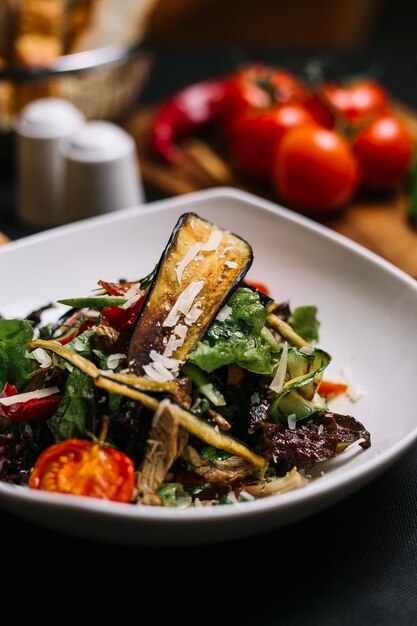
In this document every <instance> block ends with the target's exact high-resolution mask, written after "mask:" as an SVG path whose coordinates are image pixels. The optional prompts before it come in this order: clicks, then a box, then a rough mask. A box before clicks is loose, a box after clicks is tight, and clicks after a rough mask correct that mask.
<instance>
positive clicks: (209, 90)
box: [151, 80, 225, 164]
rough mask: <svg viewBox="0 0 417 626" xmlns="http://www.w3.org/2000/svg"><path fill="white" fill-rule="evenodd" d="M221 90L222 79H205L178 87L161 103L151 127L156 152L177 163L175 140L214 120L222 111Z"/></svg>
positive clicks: (178, 157)
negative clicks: (179, 88)
mask: <svg viewBox="0 0 417 626" xmlns="http://www.w3.org/2000/svg"><path fill="white" fill-rule="evenodd" d="M224 94H225V81H224V80H207V81H204V82H200V83H196V84H194V85H191V86H189V87H186V88H185V89H182V90H181V91H178V92H177V93H176V94H175V95H174V96H173V97H172V98H170V99H169V100H168V101H167V102H166V103H165V104H163V105H162V107H161V109H160V110H159V112H158V113H157V115H156V117H155V119H154V123H153V126H152V130H151V146H152V149H153V150H154V151H155V152H156V154H158V155H159V156H160V157H162V158H163V159H165V160H166V161H168V162H170V163H173V164H175V163H177V162H178V161H179V160H180V158H181V150H180V149H179V148H178V146H176V145H175V142H176V141H177V140H178V139H180V138H182V137H185V136H187V135H189V134H191V133H193V132H194V131H196V130H199V129H200V128H202V127H203V126H206V125H207V124H208V123H209V122H211V121H212V120H214V119H215V118H216V117H217V116H218V115H219V113H220V111H221V108H222V103H223V98H224Z"/></svg>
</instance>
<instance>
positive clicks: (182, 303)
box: [162, 280, 204, 326]
mask: <svg viewBox="0 0 417 626" xmlns="http://www.w3.org/2000/svg"><path fill="white" fill-rule="evenodd" d="M203 286H204V280H194V281H193V282H191V283H190V284H189V285H188V287H186V288H185V289H184V291H183V292H182V293H180V295H179V296H178V298H177V301H176V303H175V304H174V306H173V307H172V309H171V311H170V312H169V314H168V316H167V317H166V319H165V320H164V322H163V324H162V326H175V325H176V324H177V323H178V321H179V319H180V317H181V313H183V314H184V315H187V313H188V312H189V311H190V309H191V307H192V306H193V303H194V300H195V299H196V297H197V296H198V294H199V293H200V291H201V290H202V288H203Z"/></svg>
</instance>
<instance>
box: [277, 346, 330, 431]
mask: <svg viewBox="0 0 417 626" xmlns="http://www.w3.org/2000/svg"><path fill="white" fill-rule="evenodd" d="M330 361H331V356H330V354H328V353H327V352H325V351H324V350H320V349H319V348H315V349H314V352H312V353H311V354H303V353H301V352H299V351H298V350H294V349H292V350H290V351H289V353H288V364H287V368H288V371H289V373H290V376H293V375H294V374H296V375H295V377H294V378H291V379H290V380H288V381H287V382H286V383H285V385H284V386H283V388H282V389H281V391H279V392H278V393H277V394H276V395H275V396H274V398H273V400H272V402H271V404H270V406H269V409H268V412H269V413H270V414H271V415H272V417H274V419H276V420H281V419H285V418H286V417H288V415H291V414H294V415H295V417H296V419H303V418H305V417H308V416H309V415H312V414H313V413H315V411H317V410H319V409H320V408H322V407H319V406H316V405H315V404H314V403H313V402H312V400H313V398H314V394H315V392H316V389H317V386H318V384H319V382H320V381H321V378H322V372H323V370H324V369H325V368H326V367H327V366H328V365H329V363H330ZM287 396H290V398H289V399H287ZM288 411H289V412H288Z"/></svg>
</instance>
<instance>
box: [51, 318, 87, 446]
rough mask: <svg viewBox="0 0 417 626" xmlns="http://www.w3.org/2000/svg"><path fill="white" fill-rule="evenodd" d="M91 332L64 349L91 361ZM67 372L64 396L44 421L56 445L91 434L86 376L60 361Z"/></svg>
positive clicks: (74, 340)
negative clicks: (65, 440) (56, 442)
mask: <svg viewBox="0 0 417 626" xmlns="http://www.w3.org/2000/svg"><path fill="white" fill-rule="evenodd" d="M92 334H93V331H91V330H87V331H86V332H85V333H83V334H82V335H80V336H79V337H77V338H76V339H73V341H71V342H70V343H68V344H67V346H66V347H67V348H69V349H70V350H72V351H73V352H77V354H80V355H81V356H83V357H85V358H86V359H90V360H91V357H92V349H91V345H90V342H91V336H92ZM61 361H62V364H65V366H66V367H68V368H69V369H70V374H69V376H68V378H67V383H66V385H65V390H64V394H63V396H62V399H61V402H60V403H59V406H58V408H57V410H56V411H55V413H54V414H53V415H52V416H51V417H50V418H49V419H48V426H49V428H50V429H51V431H52V434H53V436H54V438H55V440H56V441H63V440H64V439H72V438H76V439H77V438H78V439H79V438H81V439H83V438H84V439H85V438H86V437H87V436H88V431H90V432H91V431H92V430H93V418H94V384H93V381H92V379H91V378H90V376H87V374H84V373H83V372H81V371H80V370H78V369H77V368H75V367H72V366H69V364H68V363H67V362H66V361H63V360H62V359H61V360H60V364H61Z"/></svg>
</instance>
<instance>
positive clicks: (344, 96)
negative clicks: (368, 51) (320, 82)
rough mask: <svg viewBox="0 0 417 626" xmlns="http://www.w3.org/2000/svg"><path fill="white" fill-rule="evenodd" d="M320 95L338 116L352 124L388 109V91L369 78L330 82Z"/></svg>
mask: <svg viewBox="0 0 417 626" xmlns="http://www.w3.org/2000/svg"><path fill="white" fill-rule="evenodd" d="M320 95H321V97H322V99H323V101H324V103H325V104H327V105H328V106H329V107H330V109H331V110H332V111H333V112H334V114H335V115H336V116H339V117H341V118H342V120H344V121H346V122H348V123H351V124H357V123H358V122H361V121H363V120H365V119H366V118H369V117H374V116H376V115H381V114H382V113H386V111H387V109H388V94H387V92H386V91H385V89H384V88H383V87H382V86H381V85H379V84H378V83H376V82H375V81H372V80H368V79H363V80H358V81H355V82H353V83H351V84H349V85H336V84H332V83H329V84H326V85H324V87H323V88H322V89H321V92H320Z"/></svg>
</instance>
